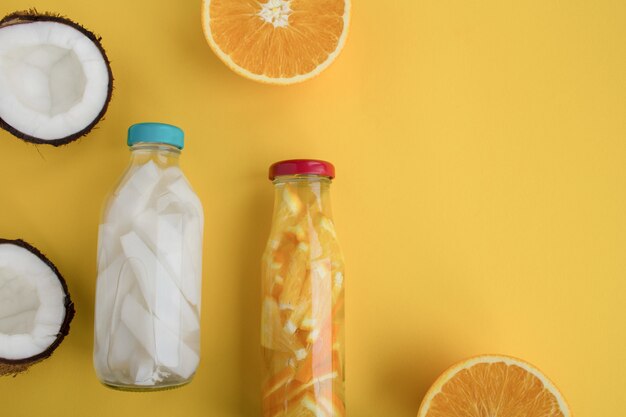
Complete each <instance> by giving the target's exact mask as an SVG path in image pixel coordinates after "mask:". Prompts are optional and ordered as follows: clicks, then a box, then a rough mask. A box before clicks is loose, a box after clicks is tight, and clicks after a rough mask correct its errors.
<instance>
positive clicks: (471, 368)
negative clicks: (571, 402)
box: [417, 355, 571, 417]
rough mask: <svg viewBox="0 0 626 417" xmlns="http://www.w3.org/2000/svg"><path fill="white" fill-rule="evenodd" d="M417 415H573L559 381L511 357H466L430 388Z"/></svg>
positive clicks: (525, 416)
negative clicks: (553, 380) (555, 381)
mask: <svg viewBox="0 0 626 417" xmlns="http://www.w3.org/2000/svg"><path fill="white" fill-rule="evenodd" d="M417 416H418V417H452V416H463V417H519V416H524V417H570V416H571V414H570V411H569V408H568V407H567V403H566V402H565V400H564V398H563V396H562V395H561V393H560V392H559V390H558V389H557V388H556V386H555V385H554V384H553V383H552V382H551V381H550V380H549V379H548V378H547V377H546V376H545V375H544V374H543V373H541V371H539V370H538V369H537V368H535V367H534V366H532V365H530V364H529V363H527V362H524V361H522V360H520V359H515V358H512V357H508V356H494V355H489V356H478V357H475V358H471V359H468V360H465V361H462V362H460V363H458V364H456V365H454V366H452V367H451V368H450V369H448V370H447V371H446V372H444V373H443V374H442V375H441V376H440V377H439V379H437V381H436V382H435V383H434V384H433V386H432V387H431V388H430V390H429V391H428V393H426V396H425V397H424V400H423V401H422V405H421V406H420V410H419V413H418V414H417Z"/></svg>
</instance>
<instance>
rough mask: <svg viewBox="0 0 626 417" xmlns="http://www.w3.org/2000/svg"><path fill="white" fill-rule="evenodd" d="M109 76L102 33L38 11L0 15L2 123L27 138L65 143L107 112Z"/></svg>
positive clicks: (10, 130) (56, 143) (15, 133)
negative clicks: (101, 42)
mask: <svg viewBox="0 0 626 417" xmlns="http://www.w3.org/2000/svg"><path fill="white" fill-rule="evenodd" d="M112 90H113V75H112V73H111V67H110V65H109V60H108V59H107V56H106V54H105V52H104V49H103V48H102V45H101V44H100V38H98V37H96V36H95V35H94V34H93V33H91V32H90V31H88V30H87V29H85V28H84V27H82V26H81V25H79V24H77V23H74V22H72V21H71V20H69V19H66V18H64V17H60V16H56V15H51V14H39V13H37V12H36V11H26V12H15V13H12V14H10V15H8V16H6V17H4V18H3V19H2V20H0V127H2V128H4V129H5V130H7V131H9V132H10V133H12V134H13V135H15V136H17V137H18V138H20V139H23V140H25V141H28V142H32V143H38V144H49V145H53V146H59V145H65V144H67V143H69V142H72V141H74V140H76V139H78V138H80V137H81V136H84V135H86V134H87V133H89V132H90V131H91V129H92V128H93V127H94V126H95V125H96V124H97V123H98V122H99V121H100V119H102V117H103V116H104V114H105V113H106V110H107V107H108V104H109V101H110V100H111V93H112Z"/></svg>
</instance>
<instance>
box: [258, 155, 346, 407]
mask: <svg viewBox="0 0 626 417" xmlns="http://www.w3.org/2000/svg"><path fill="white" fill-rule="evenodd" d="M333 178H334V167H333V166H332V164H330V163H328V162H324V161H318V160H290V161H282V162H278V163H276V164H274V165H272V166H271V167H270V179H271V180H272V181H273V183H274V190H275V202H274V216H273V222H272V229H271V232H270V236H269V240H268V244H267V247H266V250H265V253H264V255H263V262H262V264H263V266H262V296H263V300H262V312H261V318H262V323H261V346H262V351H263V361H264V366H263V373H264V382H263V390H262V395H263V400H262V404H263V416H264V417H291V416H298V417H309V416H310V417H317V416H325V417H338V416H344V415H345V394H344V391H345V390H344V375H345V374H344V342H343V340H344V307H343V306H344V262H343V256H342V253H341V249H340V248H339V244H338V242H337V236H336V233H335V228H334V224H333V220H332V213H331V204H330V184H331V180H332V179H333Z"/></svg>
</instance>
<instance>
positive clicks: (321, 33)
mask: <svg viewBox="0 0 626 417" xmlns="http://www.w3.org/2000/svg"><path fill="white" fill-rule="evenodd" d="M349 20H350V0H258V1H257V0H204V3H203V10H202V26H203V28H204V35H205V37H206V39H207V41H208V43H209V45H210V46H211V48H212V49H213V51H214V52H215V53H216V54H217V56H218V57H219V58H220V59H221V60H222V61H223V62H224V63H225V64H226V65H227V66H228V67H229V68H230V69H232V70H233V71H235V72H236V73H238V74H240V75H243V76H244V77H247V78H250V79H252V80H255V81H261V82H265V83H270V84H293V83H297V82H301V81H304V80H308V79H309V78H312V77H314V76H316V75H317V74H319V73H320V72H322V71H323V70H324V69H326V68H327V67H328V66H329V65H330V64H331V63H332V62H333V61H334V60H335V58H337V56H338V55H339V53H340V52H341V49H342V48H343V46H344V44H345V41H346V36H347V33H348V24H349Z"/></svg>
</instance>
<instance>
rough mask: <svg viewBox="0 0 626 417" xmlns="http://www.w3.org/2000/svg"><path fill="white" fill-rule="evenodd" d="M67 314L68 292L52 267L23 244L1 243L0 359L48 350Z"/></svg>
mask: <svg viewBox="0 0 626 417" xmlns="http://www.w3.org/2000/svg"><path fill="white" fill-rule="evenodd" d="M65 315H66V310H65V291H64V289H63V286H62V284H61V282H60V281H59V279H58V277H57V275H56V273H55V272H54V271H53V270H52V269H51V268H50V266H48V265H47V264H46V263H45V262H43V261H42V260H41V259H40V258H39V257H38V256H37V255H35V254H33V253H32V252H30V251H29V250H27V249H25V248H22V247H21V246H17V245H13V244H2V245H0V358H3V359H9V360H19V359H26V358H31V357H33V356H36V355H38V354H40V353H42V352H44V351H45V350H46V349H48V348H49V347H50V345H52V344H53V343H54V342H55V340H56V339H57V337H58V335H59V331H60V329H61V326H62V325H63V321H64V320H65Z"/></svg>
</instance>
